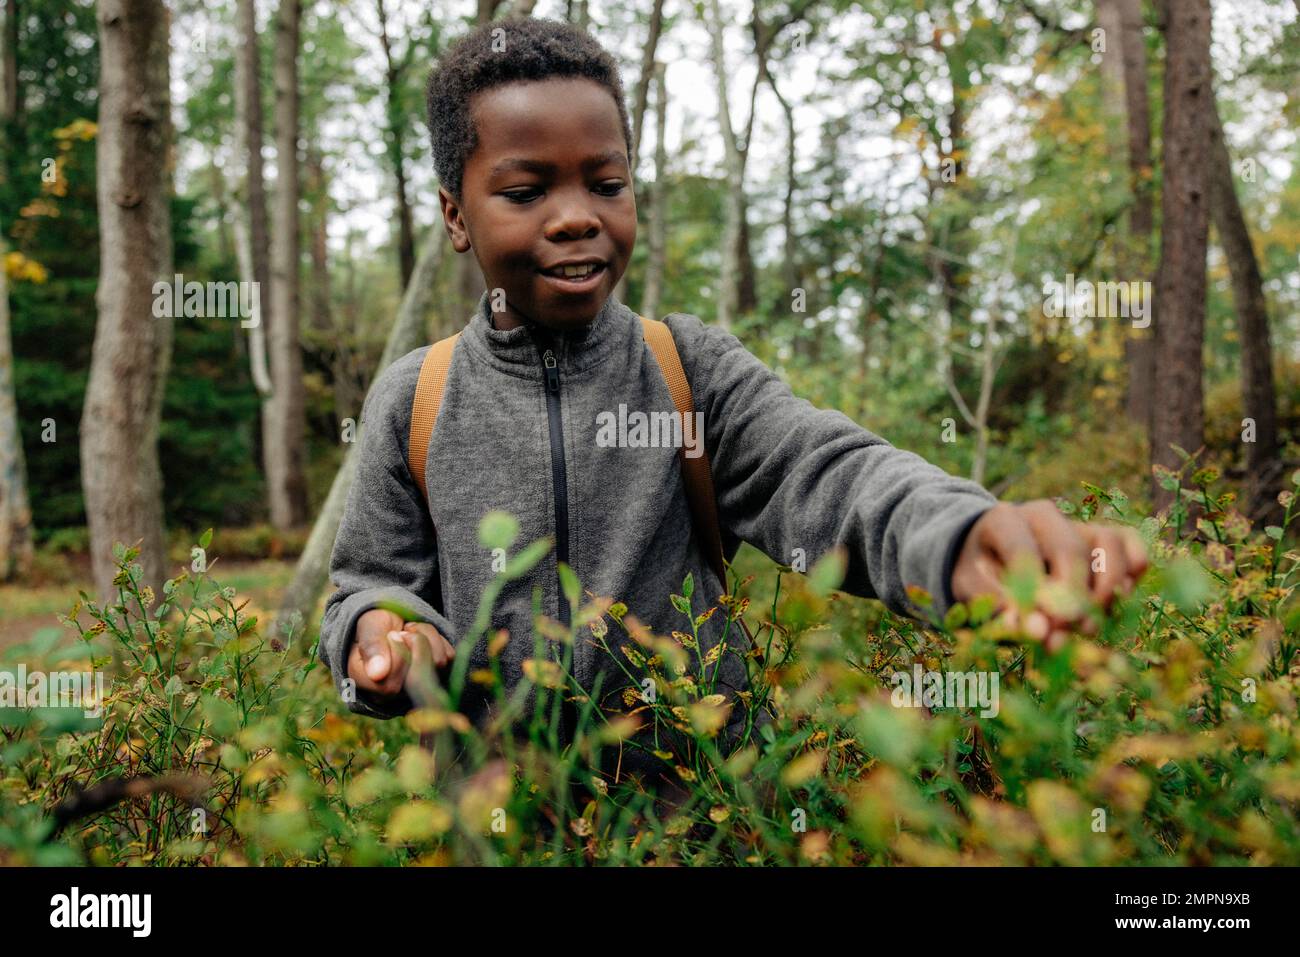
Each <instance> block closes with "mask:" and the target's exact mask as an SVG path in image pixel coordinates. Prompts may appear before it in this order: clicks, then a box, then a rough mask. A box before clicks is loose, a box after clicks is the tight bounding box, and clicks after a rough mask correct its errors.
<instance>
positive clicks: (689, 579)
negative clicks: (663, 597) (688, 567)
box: [682, 572, 725, 598]
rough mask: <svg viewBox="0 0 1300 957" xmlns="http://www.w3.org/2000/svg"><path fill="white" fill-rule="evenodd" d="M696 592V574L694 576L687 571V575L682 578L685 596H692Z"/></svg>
mask: <svg viewBox="0 0 1300 957" xmlns="http://www.w3.org/2000/svg"><path fill="white" fill-rule="evenodd" d="M724 584H725V583H724ZM694 593H695V576H693V575H692V574H691V573H690V572H687V573H686V577H685V578H684V579H682V594H683V595H684V596H685V597H687V598H690V597H691V595H692V594H694Z"/></svg>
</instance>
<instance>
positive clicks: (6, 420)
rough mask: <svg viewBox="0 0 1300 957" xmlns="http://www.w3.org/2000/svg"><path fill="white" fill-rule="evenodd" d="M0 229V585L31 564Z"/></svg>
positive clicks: (9, 60) (7, 57) (8, 72)
mask: <svg viewBox="0 0 1300 957" xmlns="http://www.w3.org/2000/svg"><path fill="white" fill-rule="evenodd" d="M16 12H17V3H16V0H9V12H8V16H7V17H6V19H5V42H4V45H3V47H2V48H0V52H3V60H2V62H0V74H2V75H3V77H4V79H3V83H2V84H0V96H2V97H3V99H2V100H0V122H3V123H4V124H5V125H6V126H7V125H9V124H11V123H13V122H14V121H15V120H16V119H17V118H18V106H19V102H18V100H19V96H18V42H17V37H18V24H17V20H16V19H15V17H16ZM7 250H8V245H7V243H6V242H5V234H4V227H3V226H0V582H2V581H6V580H8V579H9V578H10V577H15V576H16V577H19V578H21V577H22V576H24V575H25V574H26V573H27V571H28V570H29V569H30V568H31V563H32V511H31V507H30V505H29V504H28V501H27V468H26V464H25V463H24V461H23V438H22V434H21V433H20V432H19V429H18V401H17V396H16V395H15V393H14V376H13V371H14V350H13V337H12V335H11V334H10V328H9V277H8V275H7V273H6V270H5V253H6V252H7Z"/></svg>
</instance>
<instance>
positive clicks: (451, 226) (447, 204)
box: [438, 186, 470, 253]
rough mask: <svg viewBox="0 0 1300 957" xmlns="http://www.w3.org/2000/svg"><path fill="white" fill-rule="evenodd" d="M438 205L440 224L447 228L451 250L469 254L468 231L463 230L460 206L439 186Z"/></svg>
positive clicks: (463, 223)
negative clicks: (440, 217)
mask: <svg viewBox="0 0 1300 957" xmlns="http://www.w3.org/2000/svg"><path fill="white" fill-rule="evenodd" d="M438 204H439V205H440V206H441V207H442V222H443V225H444V226H446V227H447V236H448V237H449V238H450V239H451V248H452V249H454V250H456V252H458V253H464V252H469V249H470V241H469V231H468V230H466V229H465V220H464V219H463V218H462V217H461V215H460V204H459V203H457V202H456V200H455V199H454V198H453V197H452V195H451V193H449V192H447V190H446V189H444V188H443V187H441V186H439V187H438Z"/></svg>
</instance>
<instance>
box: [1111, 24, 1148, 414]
mask: <svg viewBox="0 0 1300 957" xmlns="http://www.w3.org/2000/svg"><path fill="white" fill-rule="evenodd" d="M1097 12H1098V19H1099V20H1104V21H1105V23H1103V25H1104V26H1105V25H1106V23H1109V28H1108V33H1107V35H1108V36H1110V37H1112V38H1114V39H1113V40H1112V41H1111V43H1110V44H1108V46H1107V50H1106V54H1105V61H1104V62H1106V61H1108V62H1109V63H1110V64H1112V67H1111V69H1112V70H1113V73H1112V76H1114V77H1115V81H1116V82H1117V84H1118V91H1119V92H1120V94H1121V97H1122V99H1121V101H1120V102H1121V104H1122V113H1121V112H1120V111H1119V110H1117V111H1116V112H1117V113H1118V114H1119V115H1121V116H1122V117H1123V119H1124V128H1125V130H1126V133H1127V135H1126V138H1125V144H1124V146H1125V152H1126V156H1127V161H1128V171H1129V189H1130V191H1131V192H1132V194H1133V206H1132V208H1131V209H1130V210H1129V214H1128V242H1127V244H1126V247H1125V249H1124V252H1123V254H1122V261H1121V264H1120V268H1121V269H1122V270H1123V272H1124V274H1125V275H1126V276H1127V277H1129V278H1130V279H1147V278H1148V277H1150V275H1151V239H1152V233H1153V232H1154V229H1155V213H1154V208H1153V204H1152V201H1151V106H1150V102H1149V98H1148V95H1147V47H1146V38H1145V37H1144V35H1143V29H1144V24H1143V21H1142V0H1099V2H1098V4H1097ZM1124 354H1125V364H1126V365H1127V367H1128V381H1127V385H1126V390H1125V399H1124V408H1125V412H1126V413H1127V415H1128V417H1129V418H1130V419H1132V420H1133V421H1135V422H1140V423H1142V424H1143V425H1147V426H1149V425H1150V422H1151V409H1152V404H1151V397H1152V393H1151V382H1152V381H1153V379H1154V378H1155V339H1154V337H1153V335H1152V330H1151V329H1134V328H1133V327H1132V326H1129V327H1128V329H1127V331H1126V338H1125V340H1124Z"/></svg>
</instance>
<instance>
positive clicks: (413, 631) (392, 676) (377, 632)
mask: <svg viewBox="0 0 1300 957" xmlns="http://www.w3.org/2000/svg"><path fill="white" fill-rule="evenodd" d="M455 657H456V649H455V648H453V647H452V646H451V643H450V642H448V641H447V639H446V638H444V637H442V635H441V634H439V633H438V629H436V628H434V627H433V625H430V624H428V623H427V622H417V621H410V622H404V621H402V618H401V616H400V615H397V614H395V613H393V612H391V611H385V610H384V609H382V608H372V609H370V610H369V611H367V612H364V613H362V615H361V617H360V618H358V619H357V629H356V639H355V640H354V641H353V642H352V651H351V653H350V654H349V655H348V677H350V678H351V679H352V680H353V681H355V682H356V685H357V687H358V688H361V689H363V690H365V691H369V692H371V693H372V694H376V695H379V696H381V697H385V698H391V697H394V696H395V695H397V694H398V693H400V692H401V690H402V688H403V687H404V686H405V685H406V679H407V676H408V674H410V673H411V670H412V668H413V667H414V668H439V669H440V668H445V667H447V666H448V665H450V664H451V661H452V659H453V658H455Z"/></svg>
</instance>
